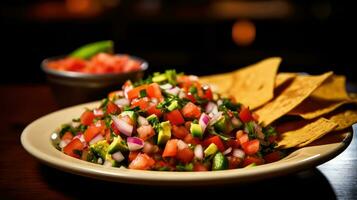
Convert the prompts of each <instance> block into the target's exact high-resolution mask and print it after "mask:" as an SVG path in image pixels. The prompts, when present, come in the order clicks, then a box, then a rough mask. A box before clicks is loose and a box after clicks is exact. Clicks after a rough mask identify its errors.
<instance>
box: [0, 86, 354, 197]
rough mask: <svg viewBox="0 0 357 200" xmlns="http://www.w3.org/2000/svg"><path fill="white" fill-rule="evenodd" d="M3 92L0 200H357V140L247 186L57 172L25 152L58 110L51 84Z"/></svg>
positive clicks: (1, 88)
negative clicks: (166, 183)
mask: <svg viewBox="0 0 357 200" xmlns="http://www.w3.org/2000/svg"><path fill="white" fill-rule="evenodd" d="M0 94H1V100H0V103H1V111H0V113H1V114H0V121H1V123H0V134H1V137H0V138H1V142H0V152H1V161H0V199H84V198H89V197H94V198H101V199H108V198H110V197H115V196H116V197H115V199H120V198H121V197H126V198H128V196H129V198H130V196H133V197H156V198H160V197H163V198H167V197H168V198H172V197H179V198H180V197H182V198H185V199H186V198H187V197H191V198H192V197H193V198H204V197H212V196H217V197H224V196H228V197H230V198H234V199H239V198H241V197H243V196H248V197H263V198H275V199H276V198H278V199H290V198H304V199H305V198H311V197H316V198H319V199H336V198H337V199H357V139H356V136H354V138H353V140H352V142H351V144H350V145H349V147H348V148H347V149H346V150H345V151H344V152H343V153H341V154H340V155H339V156H337V157H336V158H334V159H332V160H331V161H329V162H327V163H324V164H322V165H320V166H318V167H317V168H312V169H310V170H307V171H302V172H299V173H296V174H290V175H288V176H283V177H278V178H273V179H267V180H264V181H260V182H255V183H249V184H244V185H243V184H230V185H217V186H209V187H207V186H205V187H177V186H176V187H155V186H141V185H128V184H120V183H112V182H106V181H99V180H95V179H91V178H85V177H81V176H77V175H73V174H69V173H66V172H62V171H60V170H56V169H53V168H51V167H48V166H46V165H43V164H41V163H40V162H38V161H37V160H36V159H34V158H33V157H31V156H30V155H29V154H28V153H27V152H26V151H25V150H24V149H23V148H22V146H21V143H20V135H21V132H22V130H23V129H24V128H25V126H26V125H27V124H29V123H30V122H32V121H33V120H35V119H37V118H39V117H41V116H42V115H45V114H48V113H49V112H52V111H55V110H57V109H58V107H57V106H56V104H55V101H54V99H53V97H52V94H51V91H50V89H49V88H48V87H47V86H45V85H7V86H6V85H5V86H0ZM164 195H168V196H167V197H165V196H164ZM173 195H174V196H173ZM103 197H104V198H103Z"/></svg>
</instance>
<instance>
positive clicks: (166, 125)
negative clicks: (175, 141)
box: [157, 121, 171, 145]
mask: <svg viewBox="0 0 357 200" xmlns="http://www.w3.org/2000/svg"><path fill="white" fill-rule="evenodd" d="M170 138H171V124H170V122H169V121H165V122H161V123H160V130H159V134H158V136H157V144H159V145H162V144H165V143H166V142H167V141H168V140H169V139H170Z"/></svg>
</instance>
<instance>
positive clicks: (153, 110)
mask: <svg viewBox="0 0 357 200" xmlns="http://www.w3.org/2000/svg"><path fill="white" fill-rule="evenodd" d="M146 112H147V114H148V115H152V114H155V115H156V116H157V117H161V115H162V112H161V110H160V109H158V108H156V104H154V103H149V107H148V108H147V109H146Z"/></svg>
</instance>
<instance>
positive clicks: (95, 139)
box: [89, 134, 105, 145]
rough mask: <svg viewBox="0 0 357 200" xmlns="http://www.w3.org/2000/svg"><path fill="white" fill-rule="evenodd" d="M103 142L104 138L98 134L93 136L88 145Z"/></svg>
mask: <svg viewBox="0 0 357 200" xmlns="http://www.w3.org/2000/svg"><path fill="white" fill-rule="evenodd" d="M102 140H105V138H104V137H103V136H102V134H98V135H97V136H95V137H94V138H93V139H92V140H91V141H89V145H92V144H95V143H97V142H99V141H102Z"/></svg>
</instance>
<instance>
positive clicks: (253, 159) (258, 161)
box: [243, 156, 264, 167]
mask: <svg viewBox="0 0 357 200" xmlns="http://www.w3.org/2000/svg"><path fill="white" fill-rule="evenodd" d="M252 163H255V164H256V165H261V164H263V163H264V160H263V159H261V158H258V157H256V156H247V157H245V159H244V161H243V167H246V166H248V165H250V164H252Z"/></svg>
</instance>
